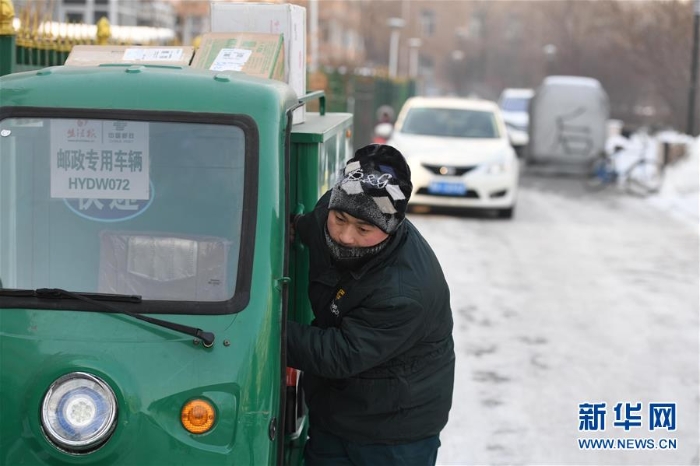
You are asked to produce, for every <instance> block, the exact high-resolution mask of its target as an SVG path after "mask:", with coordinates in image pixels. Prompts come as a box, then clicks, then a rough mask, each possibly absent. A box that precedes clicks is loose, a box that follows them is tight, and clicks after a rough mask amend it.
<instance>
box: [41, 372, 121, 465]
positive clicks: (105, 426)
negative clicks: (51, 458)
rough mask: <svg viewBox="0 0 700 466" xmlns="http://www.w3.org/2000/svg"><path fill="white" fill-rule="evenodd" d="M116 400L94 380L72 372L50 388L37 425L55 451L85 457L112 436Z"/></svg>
mask: <svg viewBox="0 0 700 466" xmlns="http://www.w3.org/2000/svg"><path fill="white" fill-rule="evenodd" d="M116 418H117V400H116V397H115V396H114V392H113V391H112V389H111V388H110V387H109V385H107V384H106V383H105V382H103V381H102V380H101V379H99V378H98V377H95V376H94V375H91V374H86V373H84V372H73V373H70V374H66V375H64V376H62V377H60V378H58V379H57V380H56V381H55V382H54V383H52V384H51V386H50V387H49V389H48V391H47V392H46V395H44V403H43V405H42V408H41V425H42V428H43V429H44V433H45V435H46V437H47V438H48V439H49V440H50V441H51V443H53V444H54V445H56V446H57V447H59V448H61V449H63V450H66V451H68V452H72V453H88V452H90V451H93V450H95V449H97V448H99V447H100V446H102V445H103V444H104V443H105V442H106V441H107V440H108V439H109V437H110V435H111V434H112V431H113V430H114V426H115V424H116Z"/></svg>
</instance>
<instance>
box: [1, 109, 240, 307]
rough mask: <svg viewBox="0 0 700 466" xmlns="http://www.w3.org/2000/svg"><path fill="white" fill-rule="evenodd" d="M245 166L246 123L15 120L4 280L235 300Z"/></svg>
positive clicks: (5, 189)
mask: <svg viewBox="0 0 700 466" xmlns="http://www.w3.org/2000/svg"><path fill="white" fill-rule="evenodd" d="M164 120H167V119H165V118H164ZM245 169H246V132H245V131H244V130H243V129H242V128H241V127H239V126H237V125H236V124H218V123H211V122H206V123H202V122H197V123H191V122H186V121H150V120H147V119H144V120H136V119H135V120H131V119H108V118H94V117H93V116H90V117H88V118H83V119H77V118H16V117H9V118H5V119H3V120H2V121H0V280H2V286H3V287H4V288H19V289H34V288H63V289H68V290H72V291H78V292H97V293H117V294H130V295H131V294H136V295H141V296H142V297H143V299H144V300H167V301H224V300H229V299H231V298H232V297H233V296H234V293H235V291H236V282H237V278H240V277H237V275H238V274H239V273H240V270H241V269H240V268H239V252H240V250H241V246H240V243H241V236H242V225H243V223H244V221H243V211H244V208H243V204H244V191H245V176H244V172H245Z"/></svg>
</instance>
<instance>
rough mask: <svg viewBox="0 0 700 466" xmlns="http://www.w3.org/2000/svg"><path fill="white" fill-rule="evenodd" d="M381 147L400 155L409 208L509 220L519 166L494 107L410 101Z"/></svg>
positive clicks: (426, 99) (468, 102) (475, 102)
mask: <svg viewBox="0 0 700 466" xmlns="http://www.w3.org/2000/svg"><path fill="white" fill-rule="evenodd" d="M387 143H388V144H389V145H392V146H394V147H396V148H397V149H398V150H399V151H401V153H403V154H404V156H405V157H406V160H407V161H408V164H409V166H410V168H411V181H412V182H413V194H412V195H411V199H410V204H412V205H425V206H442V207H464V208H481V209H491V210H495V211H497V212H498V214H499V216H500V217H503V218H511V217H512V216H513V212H514V209H515V202H516V198H517V192H518V177H519V163H518V158H517V157H516V155H515V151H514V149H513V147H512V146H511V145H510V142H509V140H508V133H507V130H506V126H505V123H504V122H503V117H502V116H501V112H500V110H499V109H498V105H497V104H496V103H495V102H491V101H486V100H476V99H462V98H455V97H437V98H429V97H413V98H410V99H408V100H407V101H406V103H405V104H404V106H403V108H402V109H401V112H400V113H399V116H398V118H397V120H396V125H395V127H394V132H393V133H392V135H391V139H390V140H389V141H388V142H387Z"/></svg>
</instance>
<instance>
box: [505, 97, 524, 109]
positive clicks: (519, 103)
mask: <svg viewBox="0 0 700 466" xmlns="http://www.w3.org/2000/svg"><path fill="white" fill-rule="evenodd" d="M529 105H530V99H529V98H528V97H506V98H504V99H503V100H502V101H501V109H502V110H505V111H507V112H527V111H528V107H529Z"/></svg>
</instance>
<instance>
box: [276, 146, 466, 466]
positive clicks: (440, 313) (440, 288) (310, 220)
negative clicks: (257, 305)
mask: <svg viewBox="0 0 700 466" xmlns="http://www.w3.org/2000/svg"><path fill="white" fill-rule="evenodd" d="M411 190H412V185H411V172H410V169H409V167H408V165H407V164H406V161H405V160H404V158H403V156H402V155H401V153H400V152H399V151H397V150H396V149H394V148H393V147H391V146H386V145H378V144H373V145H369V146H366V147H363V148H362V149H359V150H358V151H357V152H356V153H355V157H354V158H352V159H351V160H350V161H348V162H347V165H346V167H345V171H344V176H343V178H342V179H341V180H340V181H339V182H338V183H337V184H336V185H335V186H334V187H333V188H332V189H331V190H330V191H328V192H327V193H326V194H324V195H323V197H321V199H320V200H319V201H318V204H317V205H316V207H315V208H314V210H313V212H310V213H308V214H306V215H303V216H301V217H299V218H298V219H297V220H296V221H295V225H294V230H295V235H296V236H298V237H299V238H300V239H301V241H302V242H303V243H304V244H306V245H307V246H308V249H309V256H310V271H309V282H310V283H309V299H310V301H311V306H312V308H313V312H314V316H315V319H314V321H313V322H312V324H311V326H308V325H301V324H298V323H296V322H289V323H288V332H287V351H288V352H287V357H288V365H290V366H292V367H295V368H297V369H300V370H302V371H304V391H305V396H306V403H307V405H308V408H309V417H310V433H309V442H308V443H307V446H306V450H305V459H306V464H307V465H308V466H315V465H341V464H352V465H391V464H397V465H408V464H417V465H418V464H420V465H428V464H435V461H436V458H437V450H438V447H439V446H440V441H439V434H440V431H441V430H442V429H443V427H444V426H445V424H446V423H447V418H448V413H449V410H450V407H451V405H452V387H453V382H454V364H455V355H454V344H453V340H452V312H451V310H450V294H449V289H448V287H447V283H446V282H445V278H444V276H443V273H442V269H441V268H440V264H439V263H438V260H437V258H436V257H435V254H434V253H433V251H432V249H431V248H430V246H429V245H428V243H427V242H426V241H425V239H424V238H423V237H422V236H421V235H420V233H419V232H418V230H416V228H415V227H414V226H413V225H412V224H411V222H409V221H408V220H406V219H405V212H406V207H407V203H408V199H409V197H410V196H411Z"/></svg>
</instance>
